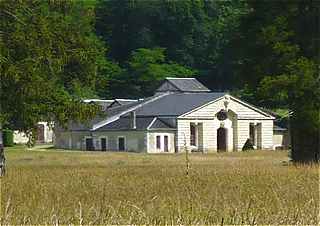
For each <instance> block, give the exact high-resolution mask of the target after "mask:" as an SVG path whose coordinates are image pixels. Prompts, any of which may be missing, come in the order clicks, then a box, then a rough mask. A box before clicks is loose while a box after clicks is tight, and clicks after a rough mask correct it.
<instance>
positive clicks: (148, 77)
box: [109, 48, 195, 98]
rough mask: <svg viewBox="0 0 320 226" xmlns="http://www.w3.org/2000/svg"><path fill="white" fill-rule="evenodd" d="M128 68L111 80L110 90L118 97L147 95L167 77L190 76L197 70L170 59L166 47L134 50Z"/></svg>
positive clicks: (151, 93) (152, 92)
mask: <svg viewBox="0 0 320 226" xmlns="http://www.w3.org/2000/svg"><path fill="white" fill-rule="evenodd" d="M126 68H127V70H125V71H123V72H122V74H121V75H120V76H119V75H117V74H116V76H114V77H113V78H112V79H111V80H110V83H111V84H110V86H109V89H110V92H112V93H113V94H114V95H117V96H118V97H127V98H130V97H131V98H132V96H135V97H147V96H151V95H153V94H154V91H155V89H156V88H157V87H158V86H159V85H160V83H161V82H162V81H163V79H164V78H165V77H190V76H192V75H194V74H195V70H192V69H189V68H186V67H183V66H181V65H179V64H177V63H174V62H171V61H168V60H167V59H166V56H165V49H163V48H154V49H144V48H141V49H137V50H135V51H133V52H132V54H131V57H130V59H129V61H128V62H127V66H126Z"/></svg>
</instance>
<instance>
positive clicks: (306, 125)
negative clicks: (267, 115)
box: [234, 1, 320, 162]
mask: <svg viewBox="0 0 320 226" xmlns="http://www.w3.org/2000/svg"><path fill="white" fill-rule="evenodd" d="M249 6H250V8H251V11H250V13H249V14H248V15H246V16H245V17H244V18H243V19H242V25H241V29H242V32H241V34H240V35H239V37H238V39H237V40H236V42H235V43H234V45H235V46H239V54H238V56H239V62H241V64H239V65H238V66H239V70H238V81H239V84H240V86H243V87H244V89H243V90H242V92H241V94H242V96H243V98H247V99H248V100H250V101H251V102H257V103H259V105H262V106H265V107H268V108H279V107H281V108H288V109H289V110H290V111H292V112H293V114H292V117H291V118H290V127H291V135H292V136H291V139H292V158H293V160H294V161H303V162H307V161H319V157H320V154H319V148H320V147H319V134H320V129H319V128H320V123H319V117H320V112H319V109H320V98H319V94H320V90H319V89H320V88H319V87H320V81H319V72H318V70H319V41H320V31H319V27H320V26H319V21H320V3H319V2H318V1H290V2H282V1H279V2H273V1H272V2H270V1H249ZM236 43H237V44H236Z"/></svg>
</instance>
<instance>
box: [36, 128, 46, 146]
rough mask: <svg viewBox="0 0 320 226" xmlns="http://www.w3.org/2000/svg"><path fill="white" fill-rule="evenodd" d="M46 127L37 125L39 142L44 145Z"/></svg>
mask: <svg viewBox="0 0 320 226" xmlns="http://www.w3.org/2000/svg"><path fill="white" fill-rule="evenodd" d="M44 141H45V140H44V125H42V124H38V125H37V142H38V143H44Z"/></svg>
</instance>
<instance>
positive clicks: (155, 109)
mask: <svg viewBox="0 0 320 226" xmlns="http://www.w3.org/2000/svg"><path fill="white" fill-rule="evenodd" d="M224 95H225V93H173V94H169V95H166V96H163V97H161V98H159V99H157V100H155V101H153V102H151V103H148V104H145V105H142V106H141V107H140V108H138V109H137V110H136V114H137V116H179V115H182V114H184V113H187V112H189V111H191V110H193V109H195V108H197V107H200V106H202V105H204V104H206V103H208V102H211V101H213V100H216V99H218V98H220V97H222V96H224Z"/></svg>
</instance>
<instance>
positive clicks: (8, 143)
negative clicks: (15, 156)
mask: <svg viewBox="0 0 320 226" xmlns="http://www.w3.org/2000/svg"><path fill="white" fill-rule="evenodd" d="M2 138H3V146H4V147H12V146H13V131H12V130H9V129H4V130H2Z"/></svg>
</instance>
